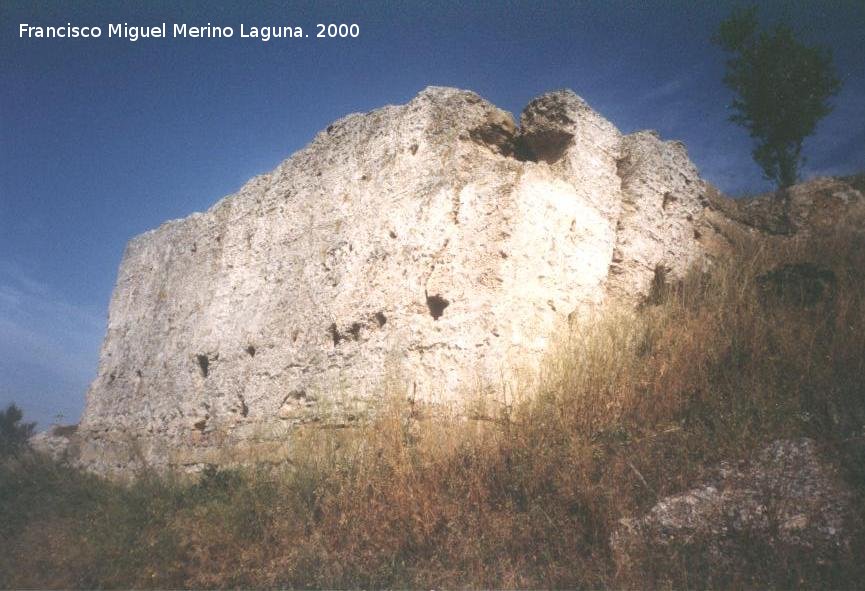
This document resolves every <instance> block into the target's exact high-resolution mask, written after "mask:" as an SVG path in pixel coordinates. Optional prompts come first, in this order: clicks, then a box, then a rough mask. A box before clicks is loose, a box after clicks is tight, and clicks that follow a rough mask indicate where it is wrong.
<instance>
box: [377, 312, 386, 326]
mask: <svg viewBox="0 0 865 591" xmlns="http://www.w3.org/2000/svg"><path fill="white" fill-rule="evenodd" d="M375 321H376V323H377V324H378V327H379V328H381V327H382V326H384V324H385V322H387V316H385V315H384V312H376V313H375Z"/></svg>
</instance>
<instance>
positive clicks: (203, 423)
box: [193, 419, 207, 431]
mask: <svg viewBox="0 0 865 591" xmlns="http://www.w3.org/2000/svg"><path fill="white" fill-rule="evenodd" d="M193 426H194V427H195V428H196V429H198V430H199V431H204V429H205V428H207V419H201V420H200V421H197V422H196V423H195V424H194V425H193Z"/></svg>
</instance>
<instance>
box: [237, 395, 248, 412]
mask: <svg viewBox="0 0 865 591" xmlns="http://www.w3.org/2000/svg"><path fill="white" fill-rule="evenodd" d="M238 398H239V399H240V415H241V416H244V417H245V416H247V415H249V407H248V406H246V400H244V399H243V396H240V395H238Z"/></svg>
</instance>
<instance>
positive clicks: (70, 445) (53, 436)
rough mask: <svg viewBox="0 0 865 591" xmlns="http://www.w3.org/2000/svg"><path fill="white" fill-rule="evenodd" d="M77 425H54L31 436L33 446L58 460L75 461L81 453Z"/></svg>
mask: <svg viewBox="0 0 865 591" xmlns="http://www.w3.org/2000/svg"><path fill="white" fill-rule="evenodd" d="M79 444H80V437H79V436H78V426H77V425H54V426H52V427H51V428H50V429H48V430H47V431H42V432H41V433H37V434H36V435H34V436H33V437H31V438H30V445H31V447H32V448H33V449H34V450H35V451H37V452H38V453H41V454H44V455H46V456H48V457H49V458H51V459H52V460H54V461H57V462H70V461H71V462H75V461H76V460H77V458H78V455H79V453H80V450H79Z"/></svg>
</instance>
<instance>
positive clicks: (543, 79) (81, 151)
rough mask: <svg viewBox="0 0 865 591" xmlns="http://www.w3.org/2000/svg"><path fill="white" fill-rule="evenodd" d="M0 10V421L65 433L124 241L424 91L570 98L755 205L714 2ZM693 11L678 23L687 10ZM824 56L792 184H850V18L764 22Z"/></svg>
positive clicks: (856, 49)
mask: <svg viewBox="0 0 865 591" xmlns="http://www.w3.org/2000/svg"><path fill="white" fill-rule="evenodd" d="M229 5H230V3H229V2H211V3H202V2H159V1H151V2H146V3H145V2H99V3H95V2H40V3H38V5H36V3H33V2H19V1H15V0H4V2H2V3H0V58H2V59H0V405H3V406H5V404H7V403H8V402H10V401H15V402H16V403H18V404H19V406H21V407H22V408H23V409H24V411H25V415H26V416H27V417H30V418H31V420H38V421H39V422H40V423H41V424H43V425H45V424H48V423H50V422H52V421H53V420H55V417H56V416H57V415H58V414H61V415H62V416H63V420H64V421H65V422H74V421H76V420H77V419H78V416H79V414H80V412H81V410H82V408H83V401H84V391H85V390H86V387H87V384H88V383H89V381H90V380H91V379H92V378H93V377H94V376H95V372H96V363H97V358H98V349H99V345H100V341H101V338H102V335H103V332H104V330H105V320H106V314H107V306H108V300H109V297H110V294H111V289H112V286H113V283H114V279H115V277H116V270H117V265H118V264H119V262H120V257H121V255H122V252H123V248H124V245H125V243H126V242H127V241H128V240H129V239H130V238H131V237H132V236H134V235H136V234H139V233H141V232H143V231H146V230H148V229H150V228H153V227H155V226H157V225H159V224H160V223H161V222H163V221H165V220H167V219H171V218H177V217H183V216H186V215H188V214H190V213H192V212H194V211H201V210H204V209H206V208H208V207H209V206H210V205H212V204H213V203H214V202H215V201H216V200H218V199H219V198H220V197H222V196H224V195H227V194H230V193H232V192H234V191H236V190H237V189H238V188H239V187H240V185H241V184H242V183H243V182H244V181H245V180H246V179H248V178H249V177H251V176H253V175H255V174H259V173H262V172H265V171H268V170H270V169H272V168H274V167H275V166H276V165H277V164H278V163H279V162H280V161H281V160H283V159H285V158H287V157H288V156H289V155H291V153H292V152H294V151H295V150H297V149H298V148H301V147H302V146H303V145H305V144H306V143H307V142H308V141H309V140H310V139H312V137H313V136H314V134H315V133H316V132H317V131H318V130H320V129H322V128H324V127H326V126H327V124H328V123H329V122H331V121H332V120H334V119H336V118H338V117H341V116H343V115H345V114H347V113H349V112H356V111H366V110H370V109H373V108H376V107H379V106H381V105H384V104H387V103H402V102H405V101H407V100H409V99H410V98H411V97H412V96H413V95H414V94H416V93H417V92H418V91H419V90H421V89H422V88H423V87H425V86H427V85H431V84H436V85H448V86H457V87H461V88H467V89H471V90H474V91H476V92H478V93H480V94H481V95H482V96H484V97H486V98H487V99H489V100H491V101H492V102H493V103H495V104H497V105H498V106H500V107H502V108H505V109H508V110H510V111H511V112H513V113H514V114H515V115H516V114H518V113H519V111H520V109H521V108H522V107H523V106H524V105H525V104H526V103H527V102H528V101H529V100H530V99H531V98H532V97H534V96H536V95H538V94H540V93H542V92H545V91H547V90H552V89H556V88H563V87H567V88H571V89H573V90H574V91H576V92H577V94H579V95H581V96H582V97H583V98H585V99H586V100H587V101H588V102H589V103H590V104H591V105H592V106H593V107H594V108H595V109H597V110H598V111H599V112H600V113H602V114H603V115H604V116H605V117H607V118H608V119H610V120H611V121H612V122H613V123H615V124H616V125H617V126H618V127H619V128H620V129H621V130H622V131H624V132H631V131H635V130H638V129H647V128H648V129H657V130H659V131H660V133H661V134H662V136H663V137H665V138H669V139H680V140H682V141H684V142H685V144H686V145H687V147H688V150H689V153H690V155H691V158H692V159H693V160H694V162H695V163H696V164H697V166H698V167H699V168H700V170H701V172H702V174H703V176H704V178H706V179H708V180H710V181H711V182H713V183H715V184H716V185H718V186H719V187H720V188H721V189H722V190H724V191H725V192H728V193H731V194H740V193H744V192H756V191H761V190H765V189H766V188H768V184H767V183H765V181H763V180H762V179H761V176H760V171H759V169H758V168H757V166H756V165H755V164H754V163H753V162H752V161H751V159H750V149H751V147H750V140H749V138H748V137H747V135H746V133H745V132H744V131H743V130H742V129H740V128H738V127H735V126H734V125H733V124H731V123H729V122H727V116H728V111H727V107H726V105H727V104H728V103H729V101H730V98H731V96H730V94H729V92H728V91H727V90H726V89H725V88H724V87H723V85H722V84H721V77H722V75H723V63H724V55H723V54H722V53H721V52H720V50H719V49H717V48H716V47H714V46H712V45H711V44H710V43H709V38H710V36H711V34H712V32H713V30H714V29H715V27H716V26H717V23H718V22H719V21H720V20H722V19H723V18H724V17H725V16H726V15H727V14H728V13H729V12H730V9H731V7H732V6H733V4H724V3H718V4H714V3H713V4H711V5H710V4H709V3H691V2H672V1H667V2H649V3H636V2H615V1H609V0H608V1H603V2H601V1H598V2H575V1H571V2H528V1H527V2H459V3H451V2H420V1H411V0H409V1H406V2H360V1H357V2H244V3H237V6H235V7H229ZM694 5H697V6H698V7H697V8H694V7H693V6H694ZM760 16H761V18H762V19H763V20H765V21H767V22H769V21H775V20H777V19H779V18H783V19H786V20H787V22H789V23H790V24H792V25H793V26H794V28H796V29H797V30H799V31H800V32H801V35H802V36H803V37H804V38H805V39H806V40H807V41H809V42H812V43H820V44H823V45H827V46H829V47H831V48H832V49H833V52H834V55H835V64H836V66H837V69H838V72H839V74H840V76H841V78H842V79H843V81H844V89H843V91H842V93H841V94H840V95H839V96H838V97H836V99H835V101H834V104H835V111H834V112H833V113H832V114H831V115H830V116H829V117H828V118H827V119H825V120H824V121H823V122H822V123H821V124H820V126H819V129H818V132H817V134H816V135H815V136H814V137H812V138H810V139H809V140H808V141H807V142H806V147H805V151H806V155H807V156H808V159H809V160H808V164H807V165H806V168H805V171H804V172H805V175H806V176H812V175H816V174H847V173H851V172H854V171H859V170H863V169H865V100H863V98H862V97H863V96H865V35H863V34H862V31H863V30H865V4H863V3H862V2H854V1H852V0H851V1H848V2H819V3H818V2H813V3H804V2H784V3H764V4H763V5H762V6H761V11H760ZM22 22H23V23H29V24H34V25H43V26H44V25H55V26H56V25H65V24H66V23H67V22H69V23H72V24H73V25H81V26H87V25H98V26H101V27H102V28H103V31H106V32H107V24H108V23H116V22H127V23H129V24H142V25H152V24H158V23H161V22H167V23H168V27H169V29H170V28H171V24H172V23H175V22H176V23H183V22H186V23H188V24H197V25H204V24H207V23H208V22H209V23H212V24H214V25H229V26H232V27H234V28H235V30H236V31H237V30H238V29H239V26H240V24H241V23H242V24H244V25H246V26H247V27H248V26H252V25H301V26H303V27H304V29H305V30H307V32H310V33H314V31H315V27H314V25H315V23H318V22H322V23H357V24H358V25H359V26H360V30H361V35H360V37H359V38H357V39H314V38H312V37H311V38H308V39H301V40H271V41H269V42H267V43H264V42H261V41H255V40H251V39H240V38H239V37H238V35H237V33H236V34H235V36H234V38H232V39H170V38H169V39H150V40H147V39H145V40H139V41H138V42H135V43H131V42H129V41H126V40H122V39H116V38H114V39H108V38H107V37H106V33H104V34H103V37H102V38H101V39H95V40H88V39H69V40H63V39H41V40H39V39H20V38H19V37H18V27H19V24H20V23H22Z"/></svg>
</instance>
